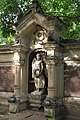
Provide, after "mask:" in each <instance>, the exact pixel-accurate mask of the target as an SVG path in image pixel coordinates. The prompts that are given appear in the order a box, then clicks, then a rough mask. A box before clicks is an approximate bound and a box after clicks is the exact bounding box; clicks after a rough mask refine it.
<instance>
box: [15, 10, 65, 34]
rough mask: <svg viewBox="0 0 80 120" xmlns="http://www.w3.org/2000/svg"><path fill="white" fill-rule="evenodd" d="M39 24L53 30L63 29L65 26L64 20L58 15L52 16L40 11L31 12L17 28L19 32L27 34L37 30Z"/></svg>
mask: <svg viewBox="0 0 80 120" xmlns="http://www.w3.org/2000/svg"><path fill="white" fill-rule="evenodd" d="M37 26H41V27H42V28H44V29H46V30H48V31H52V30H56V29H57V30H58V32H59V30H61V29H62V28H63V26H64V24H63V22H62V21H61V20H60V19H59V18H57V17H50V16H45V15H43V14H40V13H38V12H33V11H32V12H31V13H28V14H27V16H25V17H24V18H23V19H22V20H21V21H20V22H19V23H18V26H17V27H16V30H17V31H18V32H19V34H22V35H25V36H27V34H28V35H29V33H31V32H32V31H33V30H36V28H37Z"/></svg>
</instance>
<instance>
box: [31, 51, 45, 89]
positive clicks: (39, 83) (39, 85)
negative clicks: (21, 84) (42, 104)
mask: <svg viewBox="0 0 80 120" xmlns="http://www.w3.org/2000/svg"><path fill="white" fill-rule="evenodd" d="M32 78H34V81H35V87H36V91H40V90H42V89H44V88H45V76H44V61H43V59H42V58H41V54H40V53H37V54H36V58H35V59H33V62H32Z"/></svg>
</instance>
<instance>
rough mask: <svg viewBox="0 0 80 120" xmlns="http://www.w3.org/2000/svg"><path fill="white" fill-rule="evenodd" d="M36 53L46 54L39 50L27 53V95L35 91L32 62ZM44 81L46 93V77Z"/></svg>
mask: <svg viewBox="0 0 80 120" xmlns="http://www.w3.org/2000/svg"><path fill="white" fill-rule="evenodd" d="M37 53H45V54H46V52H45V51H44V50H43V49H41V48H38V49H35V50H31V51H30V53H29V57H28V93H31V92H32V91H34V90H35V84H34V79H33V78H32V61H33V59H34V58H36V54H37ZM45 79H46V80H45V82H46V83H45V84H46V91H47V87H48V79H47V77H46V76H45Z"/></svg>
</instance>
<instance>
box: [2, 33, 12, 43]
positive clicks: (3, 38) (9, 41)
mask: <svg viewBox="0 0 80 120" xmlns="http://www.w3.org/2000/svg"><path fill="white" fill-rule="evenodd" d="M13 43H14V37H13V36H12V35H11V34H10V36H8V37H6V38H5V37H3V36H2V33H1V31H0V44H1V45H5V44H7V45H10V44H13Z"/></svg>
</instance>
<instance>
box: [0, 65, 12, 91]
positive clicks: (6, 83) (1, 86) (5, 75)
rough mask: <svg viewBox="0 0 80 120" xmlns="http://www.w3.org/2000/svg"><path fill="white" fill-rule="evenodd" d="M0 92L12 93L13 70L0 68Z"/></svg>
mask: <svg viewBox="0 0 80 120" xmlns="http://www.w3.org/2000/svg"><path fill="white" fill-rule="evenodd" d="M0 92H14V68H13V67H12V66H4V67H0Z"/></svg>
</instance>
